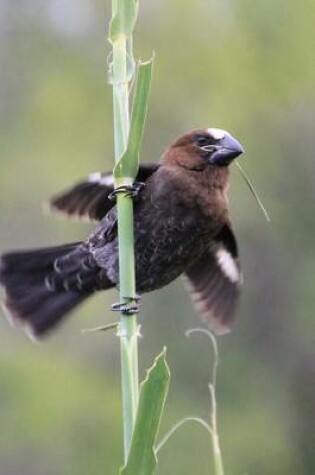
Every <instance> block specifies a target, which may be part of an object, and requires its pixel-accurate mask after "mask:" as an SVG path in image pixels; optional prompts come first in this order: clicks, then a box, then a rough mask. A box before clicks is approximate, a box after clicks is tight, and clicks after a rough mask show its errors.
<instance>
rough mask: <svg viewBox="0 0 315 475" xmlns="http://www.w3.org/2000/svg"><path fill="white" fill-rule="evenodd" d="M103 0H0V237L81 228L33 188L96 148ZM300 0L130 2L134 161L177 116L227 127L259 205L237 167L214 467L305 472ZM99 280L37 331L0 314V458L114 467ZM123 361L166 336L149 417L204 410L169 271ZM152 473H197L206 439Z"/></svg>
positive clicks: (309, 374)
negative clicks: (142, 111)
mask: <svg viewBox="0 0 315 475" xmlns="http://www.w3.org/2000/svg"><path fill="white" fill-rule="evenodd" d="M109 15H110V1H109V0H106V1H101V0H0V71H1V73H0V144H1V145H0V150H1V152H0V153H1V160H0V249H1V250H5V249H8V248H23V247H31V246H38V245H50V244H51V245H53V244H56V243H62V242H64V241H73V240H78V239H80V238H84V237H85V236H86V235H87V234H88V233H89V232H90V230H91V227H90V226H89V225H87V224H82V223H81V224H80V223H79V224H78V223H71V222H67V221H63V220H60V219H59V218H56V217H47V216H46V217H45V216H43V214H42V211H41V206H40V204H41V203H42V202H43V201H45V199H47V198H48V197H49V196H51V195H53V194H54V193H56V192H57V191H60V190H62V189H64V188H66V187H67V186H69V185H70V184H72V183H73V182H75V181H76V180H79V179H81V178H82V177H84V176H85V175H87V174H88V173H90V172H93V171H97V170H107V169H110V168H111V167H112V164H113V136H112V104H111V88H110V87H109V86H108V85H107V79H106V69H107V68H106V62H107V56H108V54H109V45H108V44H107V42H106V30H107V24H108V20H109ZM314 24H315V3H314V1H313V0H301V1H299V2H296V1H293V0H276V1H275V0H272V1H270V0H264V1H261V2H253V1H251V0H195V1H194V2H192V1H191V0H189V1H188V0H167V1H166V0H160V1H159V2H157V1H153V0H146V1H142V2H140V14H139V21H138V24H137V29H136V37H135V53H136V55H137V56H141V57H142V58H146V57H148V56H150V55H151V52H152V50H155V53H156V61H155V69H154V79H153V88H152V95H151V102H150V113H149V117H148V122H147V131H146V137H145V143H144V147H143V153H142V160H143V161H152V160H153V161H154V160H157V159H158V157H159V156H160V154H161V153H162V151H163V149H164V147H165V146H166V144H168V143H169V142H170V141H171V140H172V139H173V138H174V137H176V136H177V135H178V134H180V133H182V132H183V131H186V130H188V129H190V128H192V127H195V126H216V127H222V128H226V129H228V130H229V131H231V132H232V133H233V134H234V135H235V136H236V137H238V138H239V139H240V141H241V142H242V143H243V144H244V146H245V147H246V151H247V153H246V155H245V156H244V157H242V158H241V160H242V165H243V166H244V168H245V169H246V170H247V172H248V173H249V174H250V175H251V177H252V178H253V180H254V183H255V186H256V188H257V189H258V190H259V191H260V193H261V195H262V198H263V201H264V203H265V205H266V207H267V209H268V210H269V212H270V214H271V217H272V223H271V224H267V223H266V222H265V220H264V218H263V216H262V214H261V212H260V211H259V210H258V208H257V205H256V203H255V202H254V200H253V199H252V196H251V195H250V192H249V190H248V188H247V187H246V185H245V183H244V181H243V180H242V178H241V177H240V175H239V173H238V171H237V169H236V168H235V167H233V170H232V186H231V194H230V196H231V212H232V219H233V223H234V227H235V231H236V233H237V236H238V240H239V247H240V253H241V260H242V266H243V272H244V281H245V282H244V288H243V298H242V303H241V308H240V311H239V319H238V323H237V325H236V326H235V330H234V331H233V332H232V333H231V334H230V335H228V336H225V337H223V338H220V339H219V347H220V368H219V382H218V395H217V396H218V405H219V430H220V436H221V443H222V449H223V454H224V462H225V465H226V473H227V474H231V475H232V474H240V475H245V474H248V475H254V474H255V475H281V474H286V475H291V474H292V475H293V474H300V475H304V474H305V475H310V474H313V473H315V456H314V453H315V430H314V427H315V421H314V412H315V386H314V385H315V359H314V356H315V355H314V345H313V343H314V336H315V335H314V333H315V325H314V308H315V304H314V296H315V286H314V271H315V249H314V233H315V218H314V203H315V194H314V183H315V161H314V155H315V151H314V150H315V135H314V124H315V56H314V51H315V30H314ZM115 300H117V295H116V294H115V293H114V292H112V293H108V294H106V295H100V296H98V297H95V298H94V299H93V300H91V301H90V302H88V303H87V304H86V305H85V306H83V307H82V308H81V309H80V310H79V311H77V312H76V314H75V315H74V316H72V317H71V318H69V320H68V321H67V322H66V323H65V324H64V326H63V327H62V328H60V330H59V331H58V332H57V333H55V334H53V335H52V336H51V337H50V338H49V339H48V340H46V341H45V342H43V343H39V344H33V343H31V342H30V341H29V340H28V339H27V338H26V337H25V336H24V335H23V334H21V333H19V332H16V331H14V330H12V329H11V328H10V327H9V326H8V325H7V323H6V321H5V319H4V318H2V317H3V315H1V319H0V327H1V330H0V473H1V474H4V475H18V474H22V473H23V475H37V474H45V475H50V474H51V475H56V474H60V475H72V474H76V475H80V474H82V475H83V474H84V475H85V474H86V473H91V474H98V473H106V474H114V473H117V468H118V466H119V464H120V461H121V445H122V444H121V414H120V387H119V383H120V374H119V342H118V339H117V338H116V337H115V336H114V335H113V334H111V333H105V334H104V333H94V334H82V333H81V329H82V328H88V327H93V326H95V325H101V324H104V323H107V322H111V321H113V320H114V318H115V316H114V315H113V314H111V312H110V311H109V305H110V303H111V302H113V301H115ZM141 325H142V335H143V337H142V339H141V342H140V359H141V375H142V376H144V374H145V368H147V367H149V366H150V365H151V363H152V361H153V358H154V356H155V355H156V354H157V353H158V352H159V351H160V350H161V349H162V347H163V346H165V345H166V346H167V347H168V358H169V364H170V367H171V370H172V381H171V388H170V395H169V399H168V402H167V406H166V412H165V417H164V420H163V424H162V428H161V433H164V432H165V431H166V430H167V429H168V428H169V427H170V426H171V425H172V424H173V423H175V422H176V421H177V420H178V419H179V418H181V417H183V416H186V415H200V416H203V417H208V414H209V394H208V389H207V383H208V381H209V373H210V369H211V361H212V358H211V352H210V348H209V345H208V342H207V341H206V339H205V338H204V337H202V336H192V337H191V338H189V339H187V338H186V337H185V336H184V333H185V330H187V329H188V328H190V327H194V326H196V325H198V321H197V318H196V316H195V314H194V310H193V307H192V305H191V303H190V300H189V297H188V296H187V295H186V293H185V292H184V290H183V287H182V283H181V281H179V282H176V283H174V284H172V285H170V286H169V287H168V288H167V289H164V290H162V291H160V292H157V293H155V294H154V295H149V296H147V297H145V298H144V302H143V311H142V315H141ZM158 473H159V474H163V475H164V474H177V473H194V474H196V475H197V474H198V475H203V474H207V473H213V472H212V457H211V450H210V441H209V439H208V437H207V434H206V433H205V432H203V430H202V428H200V427H198V426H186V427H184V428H182V429H181V430H180V431H179V432H178V433H177V434H176V435H175V436H174V437H173V438H172V439H171V441H170V442H169V444H168V445H167V446H166V447H165V448H164V449H163V451H162V452H161V454H160V464H159V469H158Z"/></svg>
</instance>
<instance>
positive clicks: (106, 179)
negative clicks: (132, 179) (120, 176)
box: [88, 172, 114, 186]
mask: <svg viewBox="0 0 315 475" xmlns="http://www.w3.org/2000/svg"><path fill="white" fill-rule="evenodd" d="M88 181H89V183H98V184H99V185H103V186H114V178H113V175H111V174H108V175H102V174H101V173H100V172H96V173H91V175H89V178H88Z"/></svg>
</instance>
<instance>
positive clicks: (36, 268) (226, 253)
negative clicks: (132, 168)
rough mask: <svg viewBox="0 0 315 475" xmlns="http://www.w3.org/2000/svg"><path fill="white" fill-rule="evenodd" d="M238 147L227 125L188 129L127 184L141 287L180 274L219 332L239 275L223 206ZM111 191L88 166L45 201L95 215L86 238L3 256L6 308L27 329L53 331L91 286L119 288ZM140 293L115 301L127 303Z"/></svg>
mask: <svg viewBox="0 0 315 475" xmlns="http://www.w3.org/2000/svg"><path fill="white" fill-rule="evenodd" d="M242 153H244V148H243V147H242V145H241V144H240V142H239V141H238V140H236V139H235V138H234V137H233V136H232V135H231V134H230V133H229V132H227V131H225V130H223V129H219V128H199V129H193V130H192V131H190V132H188V133H185V134H184V135H182V136H180V137H179V138H177V139H176V140H175V141H174V142H173V143H172V144H171V145H170V146H169V147H168V148H166V150H165V152H164V153H163V155H162V157H161V159H160V162H159V163H153V164H143V165H140V167H139V170H138V174H137V176H136V178H135V182H134V185H133V187H132V188H131V189H129V190H127V189H126V190H125V192H126V193H127V192H128V193H130V194H132V195H133V207H134V246H135V275H136V291H137V296H141V295H142V294H144V293H146V292H151V291H155V290H157V289H159V288H162V287H164V286H166V285H168V284H169V283H170V282H172V281H173V280H175V279H176V278H177V277H179V276H183V277H184V281H185V283H186V286H187V288H188V291H189V293H190V295H191V297H192V301H193V302H194V304H195V307H196V310H197V313H198V314H199V316H200V318H201V321H202V322H203V323H204V324H205V325H207V326H208V327H209V328H210V329H211V330H212V331H214V332H215V333H216V334H224V333H226V332H228V331H229V330H230V329H231V326H232V323H233V321H234V319H235V314H236V308H237V303H238V301H239V295H240V287H241V284H242V272H241V268H240V262H239V255H238V245H237V241H236V238H235V235H234V232H233V229H232V225H231V222H230V218H229V212H228V188H229V165H230V164H231V163H232V162H233V160H234V159H235V158H237V157H238V156H239V155H241V154H242ZM119 191H122V190H119ZM116 192H117V189H115V184H114V178H113V175H112V174H111V173H100V172H97V173H92V174H91V175H89V176H88V178H87V179H85V180H84V181H82V182H80V183H78V184H76V185H74V186H73V187H72V188H70V189H68V190H66V191H65V192H63V193H60V194H58V195H56V196H54V197H53V198H52V199H51V200H50V203H49V206H50V209H51V211H54V212H57V213H63V214H64V215H67V216H70V217H75V216H76V217H79V218H82V219H88V220H90V221H93V222H97V225H96V228H95V230H94V231H93V232H92V233H91V234H90V235H89V236H88V237H87V238H86V239H85V240H84V241H82V242H75V243H70V244H65V245H59V246H56V247H48V248H40V249H33V250H32V249H31V250H17V251H10V252H5V253H3V254H2V255H1V256H0V285H2V286H3V287H4V290H5V300H4V302H3V308H4V309H5V313H6V314H7V316H8V317H9V319H10V321H11V323H13V324H14V325H15V326H16V325H18V326H22V327H23V328H24V330H25V331H26V333H27V334H28V335H29V336H31V337H32V338H35V339H39V338H41V337H44V336H46V335H47V334H49V333H50V332H51V331H52V330H53V329H55V328H56V327H57V326H58V325H59V324H60V323H61V322H62V321H63V319H64V317H65V316H66V315H67V314H68V313H70V311H72V310H73V309H74V308H76V307H77V306H78V305H79V304H81V303H82V302H83V301H85V300H86V299H88V298H89V297H91V296H92V295H93V294H95V293H96V292H98V291H103V290H107V289H110V288H114V287H116V288H119V255H118V230H117V228H118V225H117V209H116V204H115V193H116ZM139 298H140V297H139ZM137 302H138V297H137V298H136V297H135V298H134V301H133V307H132V306H129V307H128V306H127V305H126V306H125V307H123V306H122V305H117V306H116V308H114V309H116V310H122V311H123V312H124V313H126V314H128V313H133V312H136V311H138V308H137Z"/></svg>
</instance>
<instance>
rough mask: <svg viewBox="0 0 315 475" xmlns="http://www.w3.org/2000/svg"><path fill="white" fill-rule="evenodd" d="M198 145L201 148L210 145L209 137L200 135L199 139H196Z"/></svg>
mask: <svg viewBox="0 0 315 475" xmlns="http://www.w3.org/2000/svg"><path fill="white" fill-rule="evenodd" d="M196 144H197V145H198V146H199V147H204V146H205V145H209V144H210V139H209V137H208V136H207V135H199V137H197V138H196Z"/></svg>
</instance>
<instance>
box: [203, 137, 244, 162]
mask: <svg viewBox="0 0 315 475" xmlns="http://www.w3.org/2000/svg"><path fill="white" fill-rule="evenodd" d="M210 147H211V148H212V150H213V151H212V153H211V154H210V156H209V163H210V164H211V165H217V166H227V165H229V164H230V163H231V162H232V160H234V159H235V158H236V157H238V156H239V155H241V154H242V153H244V152H245V150H244V148H243V147H242V145H241V144H240V143H239V142H238V141H237V140H236V139H235V138H234V137H232V135H230V134H226V136H225V137H223V138H222V139H221V140H219V141H218V142H217V144H216V145H211V146H209V149H210ZM209 151H210V150H209Z"/></svg>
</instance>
